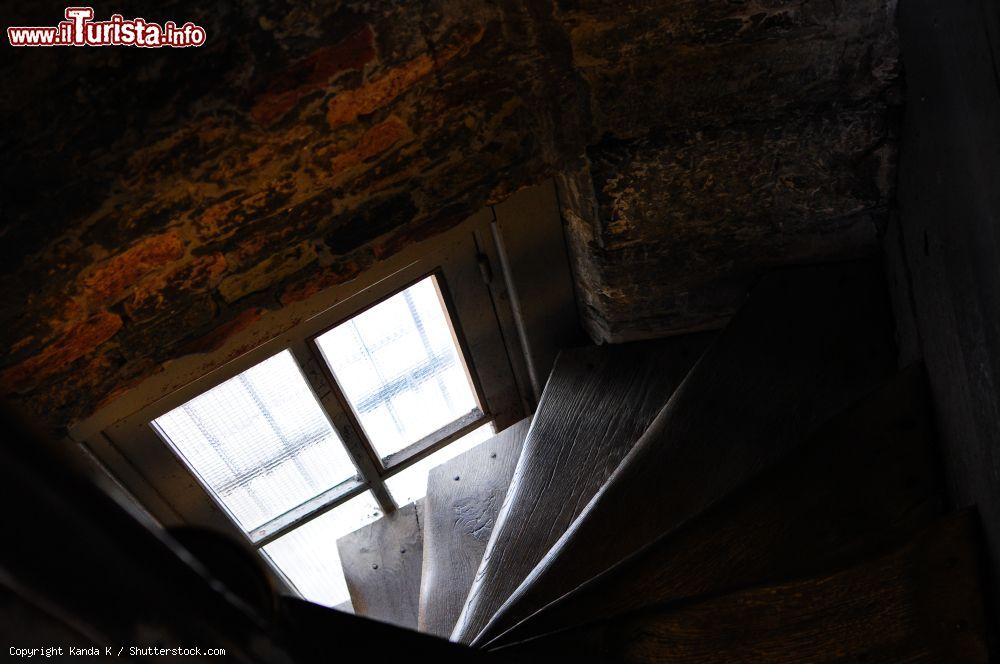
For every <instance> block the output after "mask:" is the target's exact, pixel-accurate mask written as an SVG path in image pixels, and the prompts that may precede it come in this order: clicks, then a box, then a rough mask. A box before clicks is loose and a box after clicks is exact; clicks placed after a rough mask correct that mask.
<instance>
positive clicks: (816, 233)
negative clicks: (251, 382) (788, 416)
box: [0, 0, 899, 429]
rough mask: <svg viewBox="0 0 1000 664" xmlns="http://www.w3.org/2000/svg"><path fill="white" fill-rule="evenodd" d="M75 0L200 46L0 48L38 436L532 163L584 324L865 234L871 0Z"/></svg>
mask: <svg viewBox="0 0 1000 664" xmlns="http://www.w3.org/2000/svg"><path fill="white" fill-rule="evenodd" d="M63 6H64V5H59V4H56V3H41V2H40V3H32V4H31V6H30V7H22V8H17V10H16V11H14V10H12V9H11V8H9V7H8V8H6V9H5V10H4V13H3V20H4V24H5V26H6V25H51V24H54V23H55V22H56V21H57V20H58V19H59V18H60V17H61V12H62V8H63ZM95 10H96V14H97V16H98V18H103V17H106V16H108V15H110V14H111V13H121V14H123V15H126V16H135V15H141V16H143V17H145V18H147V19H148V20H152V21H158V22H159V21H165V20H177V21H178V22H181V21H186V20H192V21H194V22H196V23H199V24H201V25H204V26H205V27H206V29H207V31H208V34H209V41H208V43H207V44H206V45H205V46H204V47H202V48H195V49H184V50H180V49H178V50H170V49H162V50H144V49H143V50H140V49H126V48H101V49H93V48H91V49H69V48H58V49H16V50H15V49H11V48H9V47H5V56H4V59H3V62H2V64H0V75H2V76H3V80H4V81H5V86H4V88H3V90H2V91H0V120H2V122H3V124H4V126H5V127H7V128H8V131H7V132H5V134H4V135H3V137H2V138H0V141H2V142H0V146H2V148H3V152H4V154H5V157H6V158H5V160H4V161H3V163H2V165H0V170H2V182H3V185H4V192H5V193H4V195H3V198H2V199H0V205H2V208H0V213H2V222H0V223H2V226H0V237H2V239H3V242H2V243H0V251H3V262H2V268H0V269H2V271H3V275H2V277H0V278H2V280H3V286H4V288H3V291H2V292H3V297H4V298H5V302H4V306H3V335H4V337H3V342H4V343H5V345H6V347H7V349H8V352H7V354H6V357H5V358H4V360H3V364H2V368H0V385H2V387H3V391H4V393H5V394H7V395H8V398H13V399H14V400H15V401H17V402H19V403H20V404H21V405H22V406H23V407H24V408H26V409H27V410H28V412H29V413H33V414H36V415H37V416H38V418H39V419H40V421H41V422H43V423H45V424H47V425H48V426H50V427H53V428H56V429H58V428H61V427H64V426H66V425H67V424H69V423H71V422H73V421H75V420H77V419H79V418H81V417H84V416H86V415H88V414H90V413H91V412H92V411H93V410H94V409H95V408H96V407H97V406H98V405H99V404H100V403H102V402H106V401H107V400H108V399H110V398H112V397H113V396H114V395H116V394H120V393H121V392H122V390H124V389H127V388H128V387H129V386H131V385H134V384H136V383H137V382H139V381H141V380H143V379H144V378H146V377H148V376H150V375H152V374H153V373H155V372H157V371H159V370H160V369H161V368H162V367H163V366H164V364H165V363H166V362H169V361H170V360H173V359H176V358H178V357H181V356H184V355H188V354H191V353H199V352H205V351H208V350H212V349H215V348H219V347H220V346H221V345H222V344H223V343H224V341H225V340H226V339H227V338H228V337H229V336H230V335H232V334H234V333H235V332H236V331H239V330H241V329H244V328H245V327H247V326H248V325H252V324H253V323H254V321H256V320H257V319H259V318H260V317H261V316H262V315H265V314H266V312H268V311H273V310H275V309H278V308H280V307H282V306H285V305H287V304H288V303H291V302H299V301H303V300H306V299H307V298H308V297H310V296H311V295H312V294H314V293H316V292H317V291H318V290H320V289H322V288H324V287H326V286H329V285H333V284H337V283H342V282H344V281H347V280H350V279H351V278H353V277H354V276H356V275H357V274H358V273H359V272H360V271H362V270H364V269H365V268H366V267H367V266H369V265H371V264H372V263H373V262H375V261H377V260H379V259H381V258H384V257H386V256H389V255H391V254H392V253H394V252H395V251H397V250H398V249H399V248H400V247H403V246H405V245H407V244H408V243H411V242H413V241H415V240H417V239H421V238H424V237H428V236H431V235H433V234H435V233H438V232H440V231H442V230H444V229H447V228H449V227H451V226H453V225H454V224H456V223H458V222H459V221H461V220H462V219H464V218H466V217H467V216H468V215H469V214H471V213H472V212H475V211H476V210H478V209H480V208H481V207H482V206H483V205H485V204H489V203H495V202H498V201H500V200H502V199H504V198H505V197H506V196H507V195H509V194H510V193H511V192H513V191H515V190H517V189H518V188H521V187H524V186H526V185H529V184H533V183H536V182H538V181H540V180H542V179H544V178H548V177H555V178H556V182H557V185H558V187H559V191H560V198H561V204H562V208H563V215H564V219H565V221H566V223H567V229H568V236H569V238H570V247H571V253H572V260H573V263H574V269H575V272H576V279H577V283H578V286H579V288H578V291H579V297H580V304H581V313H582V318H583V321H584V323H585V326H586V327H587V329H588V331H589V332H590V333H591V335H592V336H593V337H595V339H598V340H602V341H619V340H624V339H631V338H641V337H646V336H655V335H661V334H666V333H670V332H676V331H680V330H685V329H697V328H701V327H711V326H715V325H718V324H719V323H720V322H721V321H722V320H724V319H725V318H726V317H727V316H728V315H729V314H730V313H731V312H732V310H733V309H734V308H735V306H737V305H738V302H739V300H740V298H741V297H742V293H743V292H745V288H746V285H747V283H749V281H750V280H752V279H753V278H754V277H755V276H756V275H757V274H759V273H760V271H762V270H764V269H767V268H768V267H771V266H775V265H780V264H785V263H789V262H806V261H815V260H825V259H834V258H845V257H853V256H857V255H861V254H864V253H869V252H872V251H874V250H875V249H876V247H877V233H878V230H879V228H880V226H881V224H882V222H883V221H884V219H885V216H886V215H887V214H888V210H889V207H890V205H891V203H892V198H893V185H894V179H895V166H894V165H895V145H896V142H895V127H896V124H897V121H896V117H895V116H896V113H897V110H896V109H897V107H898V102H897V98H898V94H899V90H898V72H897V46H896V40H895V30H894V26H893V16H894V11H895V7H894V3H893V2H891V0H855V1H854V2H846V0H821V1H820V0H816V1H813V0H795V1H794V2H793V1H791V0H785V1H782V0H744V1H740V0H665V1H660V2H653V1H648V2H638V1H634V2H619V1H617V0H603V1H593V2H591V1H589V0H580V1H576V2H571V1H569V0H563V1H559V2H554V3H553V2H549V1H533V0H509V1H506V2H487V1H486V0H429V1H427V2H413V3H399V2H391V1H388V0H383V1H378V0H375V1H372V2H356V3H350V2H344V3H309V2H293V1H289V2H279V1H275V0H262V1H259V2H237V1H230V2H223V3H218V4H217V5H216V6H214V7H212V9H211V10H208V9H192V8H190V7H189V6H187V5H186V3H180V2H160V3H157V4H156V5H155V9H150V8H149V7H139V6H138V5H137V3H133V2H116V3H114V4H113V6H112V5H107V6H103V5H101V4H98V5H97V6H95Z"/></svg>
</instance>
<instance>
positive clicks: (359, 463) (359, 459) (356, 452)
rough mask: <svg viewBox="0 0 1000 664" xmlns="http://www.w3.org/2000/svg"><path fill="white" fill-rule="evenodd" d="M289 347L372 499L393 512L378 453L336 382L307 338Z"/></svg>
mask: <svg viewBox="0 0 1000 664" xmlns="http://www.w3.org/2000/svg"><path fill="white" fill-rule="evenodd" d="M289 350H290V351H291V352H292V355H293V356H294V357H295V361H296V362H297V363H298V365H299V367H300V368H301V369H302V373H303V375H304V376H305V378H306V380H307V381H308V382H309V386H310V387H311V388H312V391H313V393H314V394H315V395H316V398H317V400H318V401H319V404H320V407H321V408H322V409H323V411H324V412H325V413H326V415H327V417H328V418H330V422H331V423H332V424H333V427H334V428H335V429H336V430H337V432H338V433H339V434H340V437H341V439H342V440H343V442H344V447H345V448H346V449H347V453H348V454H349V455H350V457H351V459H352V460H353V461H354V465H355V466H356V467H357V469H358V472H359V473H360V474H361V478H362V479H363V480H364V481H365V482H366V483H367V484H368V488H369V489H370V490H371V492H372V495H374V496H375V501H376V502H377V503H378V504H379V507H381V508H382V510H383V511H384V512H385V513H386V514H388V513H390V512H394V511H395V510H396V509H397V505H396V503H395V501H393V499H392V496H391V495H390V494H389V490H388V489H387V488H386V486H385V482H384V481H383V479H382V472H381V467H380V465H379V463H378V462H377V458H378V457H377V456H376V455H375V452H374V450H373V448H372V446H371V444H370V443H369V442H368V441H367V439H366V438H365V435H364V432H362V431H361V430H360V428H359V427H357V426H355V424H354V422H353V421H352V418H351V417H350V416H349V415H348V414H347V412H346V411H345V409H344V406H343V405H342V403H341V401H340V399H339V398H338V395H337V388H336V386H335V385H333V384H332V381H331V380H330V378H329V376H327V374H326V372H324V371H323V370H322V369H321V368H320V366H319V362H318V361H317V359H316V356H315V355H314V354H313V353H312V352H311V350H310V349H309V347H308V342H307V341H306V340H304V339H302V340H297V341H295V342H293V343H291V344H290V345H289Z"/></svg>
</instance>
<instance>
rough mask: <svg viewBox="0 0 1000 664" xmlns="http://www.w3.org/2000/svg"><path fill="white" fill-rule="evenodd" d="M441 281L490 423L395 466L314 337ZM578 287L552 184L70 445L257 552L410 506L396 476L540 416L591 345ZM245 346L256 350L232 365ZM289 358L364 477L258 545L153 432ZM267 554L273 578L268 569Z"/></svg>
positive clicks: (145, 501)
mask: <svg viewBox="0 0 1000 664" xmlns="http://www.w3.org/2000/svg"><path fill="white" fill-rule="evenodd" d="M505 244H506V246H505ZM542 266H544V269H543V267H542ZM431 274H434V275H436V276H438V277H439V285H440V287H441V289H442V291H443V292H444V299H445V303H446V307H447V311H448V315H449V319H450V320H449V322H450V324H451V325H452V326H453V329H455V331H456V336H457V338H458V339H459V341H460V344H459V347H460V349H461V352H462V355H463V358H462V359H463V361H465V362H466V366H467V368H468V370H469V373H470V376H471V378H472V382H473V385H474V386H475V392H476V397H477V399H478V401H479V404H480V409H481V410H482V412H483V416H482V417H479V418H475V420H474V421H468V422H461V423H459V424H457V425H456V426H454V427H452V428H451V429H450V430H448V431H443V432H442V431H439V432H436V433H438V434H441V435H439V436H438V437H436V438H425V439H423V440H421V441H418V442H417V443H415V444H413V445H410V446H408V447H407V448H405V449H404V450H401V451H400V452H398V453H396V454H393V455H389V457H387V459H386V460H385V461H383V460H381V459H379V457H378V455H377V453H375V451H374V447H373V446H371V445H370V444H368V443H366V441H365V437H364V433H363V429H362V428H361V426H360V425H359V423H358V422H357V421H356V419H355V418H354V415H353V411H352V409H351V407H350V406H349V405H348V404H347V403H346V400H345V399H344V398H343V397H342V395H341V394H340V392H339V389H338V388H337V387H336V381H335V380H333V379H332V374H331V372H330V371H329V368H328V367H326V364H325V361H324V360H323V359H322V355H321V353H320V351H319V349H318V348H317V347H316V345H315V342H314V339H315V338H316V336H318V335H319V334H321V333H322V332H323V331H325V330H327V329H330V328H331V327H334V326H336V325H337V324H339V323H341V322H343V321H345V320H347V319H349V318H351V317H352V316H354V315H356V314H358V313H360V312H361V311H363V310H365V309H367V308H368V307H371V306H373V305H374V304H376V303H377V302H380V301H382V300H383V299H385V298H387V297H390V296H392V295H393V294H395V293H397V292H399V291H401V290H403V289H404V288H406V287H407V286H409V285H411V284H413V283H416V282H417V281H420V280H421V279H422V278H423V277H426V276H428V275H431ZM571 283H572V279H571V277H570V270H569V265H568V260H567V254H566V247H565V245H564V238H563V232H562V223H561V220H560V218H559V214H558V204H557V202H556V196H555V189H554V187H553V185H552V183H551V182H549V183H545V184H543V185H540V186H538V187H533V188H529V189H526V190H523V191H522V192H519V193H518V194H516V195H514V196H512V197H511V198H510V199H508V201H506V202H505V203H503V204H501V205H499V206H496V207H487V208H485V209H483V210H481V211H480V212H479V213H477V214H476V215H473V216H472V217H471V218H470V219H468V220H467V221H466V222H464V223H462V224H460V225H458V226H457V227H455V228H453V229H451V230H449V231H446V232H444V233H442V234H440V235H438V236H436V237H435V238H433V239H431V240H427V241H424V242H421V243H418V244H414V245H412V246H410V247H407V248H404V249H403V250H401V251H399V252H398V253H397V254H395V255H393V256H391V257H389V258H386V259H385V260H383V261H380V262H378V263H376V264H375V265H374V266H372V267H371V268H370V269H368V270H367V271H365V272H364V273H362V274H361V275H359V276H358V277H357V278H355V279H354V280H352V281H351V282H348V283H345V284H340V285H336V286H332V287H330V288H327V289H325V290H324V291H322V292H321V293H319V294H317V295H316V296H314V297H313V298H311V299H310V300H307V301H306V302H305V303H299V304H296V305H291V306H287V307H284V308H283V309H282V310H279V311H276V312H272V313H271V314H268V316H267V317H266V320H264V321H261V324H260V325H257V326H255V327H252V328H250V330H248V331H247V332H245V333H241V334H240V335H236V336H235V338H234V339H233V340H231V341H230V342H228V344H227V346H224V347H223V348H222V349H219V350H216V351H213V352H211V353H208V354H206V355H204V356H196V357H186V358H182V359H181V360H179V361H177V362H175V363H174V364H173V365H171V366H169V367H167V368H166V369H165V370H164V371H162V372H161V373H160V374H158V375H157V376H154V377H152V378H150V379H147V380H146V381H145V382H144V383H143V384H142V385H140V386H138V387H136V388H134V389H133V390H131V391H129V392H127V393H126V394H124V395H123V396H122V397H120V398H118V399H117V400H115V401H113V402H112V403H110V404H109V405H107V406H106V407H104V408H102V409H101V410H99V411H98V412H97V413H96V414H95V415H93V416H92V417H90V418H88V419H86V420H84V421H83V422H81V423H79V424H77V425H76V426H74V427H72V428H71V430H70V432H69V434H70V435H69V438H70V440H72V441H75V442H76V443H79V444H80V446H81V447H82V448H84V449H83V451H84V452H85V453H86V454H87V455H88V456H91V457H93V458H94V459H95V460H96V461H97V462H98V463H99V465H100V466H101V468H102V469H103V470H104V471H106V472H107V473H108V474H109V475H110V476H111V478H112V480H113V481H114V482H115V484H116V485H117V486H118V487H120V488H122V489H124V494H125V497H126V498H129V499H134V500H135V502H136V504H137V505H138V507H140V508H141V509H142V510H144V511H145V512H146V513H147V514H148V516H150V517H152V518H153V519H154V520H155V521H157V522H159V524H161V525H163V526H174V525H195V526H202V527H207V528H211V529H214V530H219V531H222V532H226V533H229V534H231V535H233V536H235V537H238V538H242V539H244V540H245V541H247V542H249V543H250V544H251V545H252V546H254V547H255V548H257V549H262V548H263V547H264V546H265V545H266V544H268V543H270V542H273V541H274V540H275V539H277V538H278V537H280V536H281V535H282V534H284V533H287V532H290V531H291V530H293V529H294V528H297V527H299V526H301V525H303V524H305V523H307V522H308V521H310V520H312V519H314V518H316V517H318V516H320V515H322V514H324V513H326V512H328V511H329V510H330V509H334V508H335V507H337V506H338V505H341V504H343V503H344V502H345V501H347V500H349V499H351V498H352V497H354V496H357V495H360V494H361V493H363V492H365V491H368V490H371V492H372V495H373V497H374V498H375V500H376V501H377V502H378V504H379V506H380V507H381V509H382V510H383V511H384V512H386V513H388V512H391V511H393V510H395V509H397V508H398V507H401V505H397V504H396V503H395V502H394V501H393V498H392V496H391V495H390V493H389V492H388V490H387V489H386V487H385V480H386V479H388V478H389V477H392V476H394V475H395V474H397V473H399V472H401V471H403V470H405V469H406V468H409V467H410V466H412V465H413V464H414V463H416V462H417V461H420V460H421V459H423V458H426V457H427V456H428V455H430V454H432V453H434V452H435V451H437V450H439V449H441V448H442V447H444V446H446V445H447V444H449V443H451V442H453V441H454V440H456V439H457V438H459V437H461V436H462V435H464V434H465V433H466V432H468V431H471V430H473V429H474V428H476V427H477V426H481V425H482V424H483V423H484V422H487V421H488V422H491V423H492V424H493V426H494V427H495V429H496V430H497V431H500V430H503V429H505V428H506V427H508V426H510V425H511V424H513V423H515V422H517V421H518V420H520V419H521V418H522V417H524V416H525V415H527V414H529V413H530V412H532V411H533V409H534V405H535V403H536V401H537V398H538V396H539V394H540V391H541V390H540V379H541V380H542V381H543V380H544V376H545V375H546V373H547V371H548V368H549V367H550V366H551V362H552V360H553V359H554V357H555V352H556V349H557V348H558V347H563V346H566V345H569V344H570V343H571V342H572V341H573V340H577V339H582V337H578V336H577V335H578V334H579V323H578V318H577V315H576V304H575V298H574V296H573V292H572V285H571ZM519 290H520V291H521V292H520V295H519V293H518V291H519ZM539 293H544V294H545V295H544V297H542V298H541V299H540V300H539V302H540V304H541V306H540V307H535V308H533V309H531V310H529V308H528V307H525V306H522V304H523V303H525V302H528V303H530V302H532V301H533V300H532V297H531V296H535V297H537V295H538V294H539ZM535 309H537V310H535ZM291 321H294V324H291ZM265 323H266V324H265ZM268 330H273V332H269V331H268ZM233 346H237V347H243V346H245V347H248V348H251V349H250V350H248V351H246V352H245V353H243V354H241V355H239V356H237V357H235V359H229V357H230V355H232V354H233V353H232V347H233ZM285 349H288V350H290V351H291V353H292V355H293V357H294V359H295V361H296V362H297V363H298V365H299V367H300V369H301V370H302V372H303V375H304V376H305V377H306V380H307V383H308V384H309V386H310V388H311V389H312V391H313V393H314V394H315V396H316V397H317V400H318V402H319V403H320V405H321V406H322V408H323V410H324V411H325V412H326V414H327V417H328V418H329V420H330V423H331V425H332V426H333V427H334V428H335V429H336V431H337V432H338V434H339V435H340V437H341V439H342V441H343V444H344V447H345V448H346V449H347V451H348V453H349V454H350V455H351V457H352V460H353V461H354V462H355V465H356V466H357V467H358V470H359V477H358V478H356V479H351V480H347V481H345V482H343V483H341V484H340V485H338V486H336V487H333V488H331V489H329V490H327V491H325V492H323V493H322V494H320V495H319V496H316V497H314V498H313V499H311V500H310V501H307V502H306V503H304V504H303V505H301V506H299V507H296V508H293V509H292V510H290V511H289V512H286V513H285V514H284V515H282V517H279V518H278V519H276V520H273V521H272V522H271V523H270V524H268V525H267V526H266V527H262V528H258V529H256V530H254V531H252V532H251V533H250V534H249V535H248V534H247V533H245V532H243V530H242V529H241V528H240V527H239V526H238V525H237V523H236V522H235V520H234V519H233V518H232V517H230V516H229V515H228V513H227V512H226V511H225V510H224V509H223V508H222V507H221V506H220V505H219V503H218V502H217V501H216V498H215V497H214V496H213V494H212V492H211V491H210V490H208V489H206V488H205V487H204V486H203V485H202V484H201V481H200V480H199V479H198V478H197V477H196V475H195V474H194V473H193V472H192V471H191V470H189V468H188V466H187V464H186V463H185V462H183V461H182V460H181V459H180V458H179V457H178V456H177V454H176V453H175V452H174V450H173V449H171V447H170V445H168V444H167V443H165V442H164V441H163V440H162V439H161V438H160V437H159V435H158V434H157V433H156V432H155V431H154V430H153V428H152V427H151V426H150V423H151V422H152V421H153V420H155V419H156V418H158V417H160V416H161V415H163V414H164V413H166V412H169V411H170V410H172V409H173V408H176V407H178V406H180V405H181V404H183V403H186V402H187V401H189V400H191V399H192V398H194V397H196V396H198V395H199V394H202V393H204V392H206V391H208V390H210V389H212V388H213V387H215V386H216V385H219V384H221V383H223V382H225V381H226V380H228V379H230V378H232V377H234V376H236V375H238V374H239V373H242V372H243V371H245V370H246V369H248V368H250V367H251V366H254V365H256V364H258V363H259V362H262V361H263V360H265V359H267V358H268V357H271V356H273V355H275V354H277V353H279V352H281V351H283V350H285ZM263 558H264V559H265V560H266V561H267V562H268V564H269V565H270V566H272V568H273V563H272V562H271V561H270V559H269V558H268V557H267V556H266V555H264V556H263ZM273 569H274V571H275V573H276V574H275V578H276V580H278V581H279V582H280V583H283V584H284V585H285V586H286V587H287V588H288V589H290V590H292V591H295V588H294V586H293V585H291V584H290V583H289V582H288V581H287V579H285V578H284V577H283V575H282V574H281V572H280V570H277V569H276V568H273Z"/></svg>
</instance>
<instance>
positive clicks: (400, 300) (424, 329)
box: [316, 277, 477, 458]
mask: <svg viewBox="0 0 1000 664" xmlns="http://www.w3.org/2000/svg"><path fill="white" fill-rule="evenodd" d="M316 343H317V345H318V346H319V349H320V352H322V354H323V357H324V358H325V359H326V362H327V364H329V366H330V369H331V370H332V371H333V373H334V375H335V376H336V378H337V382H338V383H339V384H340V387H341V389H342V390H343V391H344V394H345V395H346V396H347V399H348V401H350V402H351V407H352V408H353V409H354V412H355V413H356V414H357V416H358V420H360V422H361V425H362V426H363V427H364V428H365V433H367V434H368V438H369V440H371V441H372V445H374V446H375V450H376V451H377V452H378V454H379V456H381V457H383V458H384V457H386V456H389V455H390V454H392V453H393V452H398V451H399V450H401V449H403V448H404V447H406V446H407V445H410V444H412V443H415V442H417V441H418V440H420V439H421V438H423V437H424V436H426V435H428V434H430V433H433V432H434V431H436V430H438V429H440V428H441V427H443V426H444V425H446V424H448V423H450V422H453V421H454V420H457V419H458V418H460V417H462V416H463V415H466V414H468V413H470V412H472V411H473V410H475V409H476V408H477V404H476V397H475V391H474V390H473V388H472V384H471V383H470V382H469V377H468V374H467V373H466V371H465V367H464V365H463V364H462V359H461V352H460V350H459V348H458V345H457V344H456V343H455V339H454V337H453V336H452V333H451V328H450V326H449V324H448V314H447V312H446V310H445V308H444V305H443V304H442V302H441V298H440V296H439V294H438V289H437V285H436V284H435V282H434V277H427V278H426V279H424V280H423V281H420V282H418V283H416V284H414V285H413V286H410V287H409V288H407V289H406V290H404V291H402V292H400V293H397V294H396V295H393V296H392V297H390V298H389V299H387V300H384V301H382V302H380V303H379V304H377V305H375V306H374V307H372V308H371V309H368V310H367V311H364V312H362V313H360V314H358V315H357V316H355V317H354V318H351V319H350V320H348V321H346V322H344V323H341V324H340V325H338V326H337V327H335V328H333V329H332V330H330V331H328V332H325V333H324V334H322V335H320V336H319V337H317V339H316Z"/></svg>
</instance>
